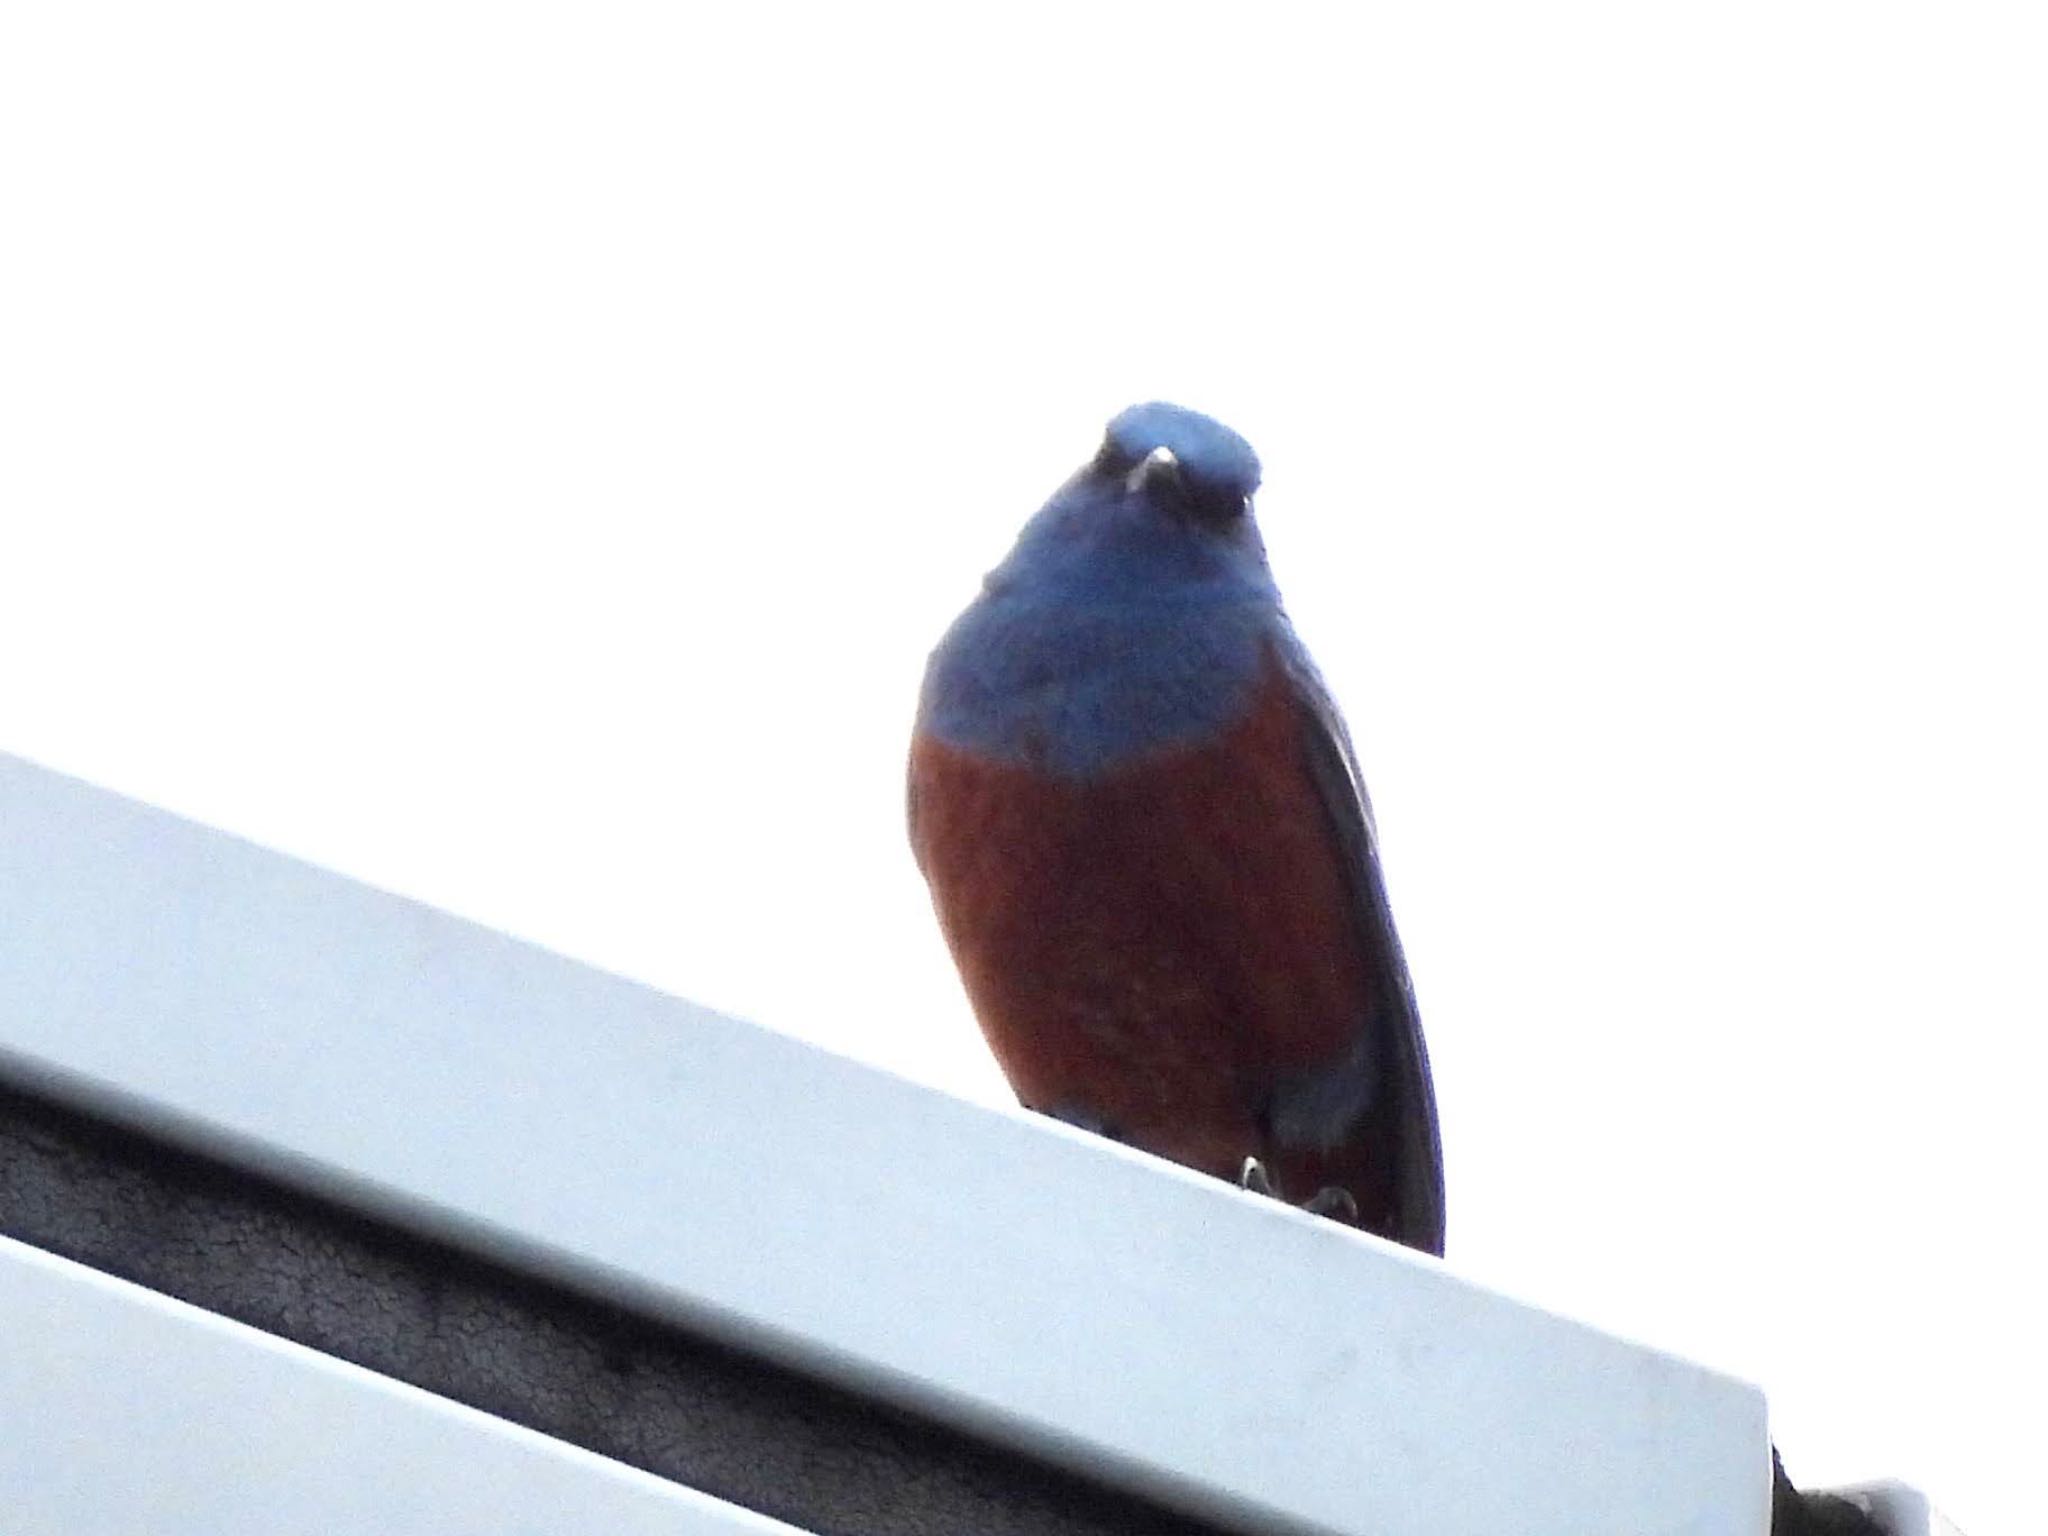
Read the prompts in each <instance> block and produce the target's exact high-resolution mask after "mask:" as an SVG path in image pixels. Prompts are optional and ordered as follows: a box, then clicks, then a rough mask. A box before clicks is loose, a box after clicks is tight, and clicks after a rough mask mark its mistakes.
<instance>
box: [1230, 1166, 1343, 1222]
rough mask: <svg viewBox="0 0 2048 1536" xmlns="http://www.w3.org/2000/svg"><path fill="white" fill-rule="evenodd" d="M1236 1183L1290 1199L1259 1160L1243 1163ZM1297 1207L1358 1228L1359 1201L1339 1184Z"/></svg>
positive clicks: (1275, 1197) (1326, 1187)
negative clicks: (1282, 1192) (1281, 1191)
mask: <svg viewBox="0 0 2048 1536" xmlns="http://www.w3.org/2000/svg"><path fill="white" fill-rule="evenodd" d="M1237 1183H1238V1187H1239V1188H1240V1189H1248V1190H1250V1191H1251V1192H1252V1193H1253V1194H1255V1195H1264V1196H1265V1197H1266V1198H1267V1199H1269V1200H1285V1199H1286V1198H1287V1197H1286V1196H1285V1195H1283V1194H1281V1193H1280V1186H1279V1185H1277V1184H1275V1183H1274V1182H1273V1175H1272V1174H1270V1173H1268V1172H1267V1171H1266V1165H1265V1164H1264V1163H1262V1162H1260V1161H1259V1160H1258V1159H1257V1158H1256V1157H1248V1158H1246V1159H1245V1160H1244V1167H1243V1168H1241V1169H1239V1170H1238V1175H1237ZM1298 1206H1299V1208H1300V1209H1301V1210H1304V1211H1307V1212H1308V1213H1309V1215H1311V1216H1327V1217H1329V1218H1330V1219H1331V1220H1332V1221H1341V1222H1344V1223H1346V1224H1347V1225H1349V1226H1354V1227H1355V1226H1357V1225H1358V1202H1357V1200H1355V1199H1353V1198H1352V1194H1351V1191H1350V1190H1348V1189H1345V1188H1344V1187H1343V1186H1341V1185H1338V1184H1325V1185H1324V1186H1323V1187H1322V1188H1321V1189H1319V1190H1317V1191H1316V1192H1315V1193H1314V1194H1312V1195H1310V1196H1309V1197H1308V1198H1307V1199H1306V1200H1303V1201H1300V1202H1298Z"/></svg>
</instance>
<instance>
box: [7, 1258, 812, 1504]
mask: <svg viewBox="0 0 2048 1536" xmlns="http://www.w3.org/2000/svg"><path fill="white" fill-rule="evenodd" d="M0 1328H4V1330H5V1334H6V1339H7V1346H6V1348H5V1349H0V1424H5V1425H6V1426H7V1431H6V1433H5V1434H0V1490H4V1492H0V1525H4V1527H5V1529H6V1530H7V1531H8V1532H9V1536H110V1533H114V1532H122V1531H137V1532H140V1531H147V1532H149V1533H150V1536H277V1533H278V1532H280V1531H317V1532H319V1533H320V1536H389V1533H391V1532H393V1531H432V1532H434V1533H435V1536H507V1533H511V1532H522V1531H524V1532H533V1533H536V1536H537V1533H539V1532H543V1531H547V1532H555V1531H602V1532H604V1533H605V1536H778V1533H780V1536H801V1533H799V1532H798V1531H797V1530H796V1528H795V1527H793V1526H788V1525H784V1524H782V1523H780V1522H779V1521H774V1520H769V1519H766V1518H764V1517H763V1516H761V1515H757V1514H754V1513H753V1512H751V1511H749V1510H744V1509H737V1508H735V1507H734V1506H732V1505H730V1504H725V1503H721V1502H720V1501H718V1500H716V1499H712V1498H708V1497H706V1496H705V1495H703V1494H701V1493H696V1492H693V1491H691V1490H690V1489H687V1488H679V1487H677V1486H676V1485H675V1484H673V1483H669V1482H664V1481H663V1480H662V1479H661V1478H658V1477H654V1476H651V1475H649V1474H648V1473H645V1472H639V1471H635V1470H634V1469H633V1468H631V1467H626V1466H621V1465H620V1464H619V1463H617V1462H615V1461H608V1460H606V1459H605V1458H604V1457H602V1456H593V1455H591V1454H590V1453H589V1452H588V1451H582V1450H578V1449H577V1448H576V1447H574V1446H571V1445H564V1444H563V1443H562V1442H561V1441H559V1440H550V1439H549V1438H548V1437H547V1436H545V1435H537V1434H535V1433H533V1431H531V1430H527V1429H521V1428H519V1427H518V1426H517V1425H514V1424H507V1423H506V1422H505V1421H504V1420H502V1419H495V1418H492V1417H491V1416H490V1415H489V1414H485V1413H478V1412H477V1411H476V1410H474V1409H471V1408H465V1407H463V1406H461V1405H460V1404H459V1403H451V1402H448V1401H447V1400H446V1399H444V1398H439V1397H435V1396H433V1395H431V1394H430V1393H426V1392H421V1391H418V1390H416V1389H415V1388H412V1387H408V1386H406V1385H404V1384H403V1383H401V1382H395V1381H391V1380H389V1379H387V1378H385V1377H382V1376H377V1375H374V1374H372V1373H371V1372H369V1371H365V1370H359V1369H358V1368H357V1367H355V1366H352V1365H347V1364H344V1363H343V1362H342V1361H339V1360H336V1359H333V1358H332V1357H330V1356H327V1355H322V1354H319V1353H317V1352H316V1351H313V1350H310V1349H302V1348H300V1347H299V1346H298V1345H296V1344H288V1343H286V1342H285V1341H284V1340H282V1339H277V1338H273V1337H271V1336H270V1335H269V1334H266V1333H259V1332H257V1331H256V1330H255V1329H253V1328H244V1327H242V1326H241V1325H240V1324H239V1323H231V1322H228V1321H227V1320H226V1319H224V1318H220V1317H216V1316H214V1315H213V1314H212V1313H210V1312H202V1311H201V1310H199V1309H198V1308H197V1307H188V1306H186V1305H184V1303H182V1302H177V1301H172V1300H170V1299H169V1298H167V1297H164V1296H159V1295H158V1294H156V1293H155V1292H154V1291H146V1290H143V1289H141V1288H140V1287H138V1286H133V1285H128V1284H126V1283H125V1282H123V1281H120V1280H115V1279H111V1278H109V1277H108V1276H106V1275H103V1274H100V1273H99V1272H98V1271H97V1270H92V1269H87V1268H85V1267H83V1266H82V1265H78V1264H73V1263H70V1262H68V1261H67V1260H64V1259H59V1258H54V1257H52V1256H51V1255H49V1254H47V1253H44V1252H42V1251H41V1250H40V1249H36V1248H30V1247H26V1246H24V1245H23V1244H20V1243H16V1242H11V1241H9V1240H8V1239H6V1238H0Z"/></svg>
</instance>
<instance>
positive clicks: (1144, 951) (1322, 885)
mask: <svg viewBox="0 0 2048 1536" xmlns="http://www.w3.org/2000/svg"><path fill="white" fill-rule="evenodd" d="M1306 727H1307V722H1306V721H1305V719H1304V716H1303V705H1302V703H1301V701H1300V699H1299V697H1298V696H1297V694H1296V693H1295V691H1294V689H1293V687H1292V686H1291V685H1290V683H1289V681H1288V679H1287V677H1286V675H1285V674H1284V672H1283V671H1282V669H1281V667H1280V666H1279V665H1278V663H1277V662H1274V663H1272V664H1270V665H1269V666H1268V669H1267V676H1266V678H1265V679H1264V681H1263V683H1262V685H1261V687H1260V688H1259V690H1258V691H1257V693H1256V694H1255V695H1254V698H1253V702H1252V704H1251V706H1250V708H1249V710H1248V711H1247V713H1246V714H1245V715H1244V716H1243V717H1242V718H1241V719H1239V720H1238V721H1237V723H1236V724H1234V725H1233V726H1231V727H1229V728H1228V729H1226V730H1225V731H1223V732H1222V733H1221V734H1219V736H1218V737H1217V738H1216V739H1215V740H1214V741H1212V742H1209V743H1207V744H1203V745H1200V746H1195V747H1190V748H1181V749H1177V750H1173V751H1171V752H1170V753H1167V754H1162V755H1160V756H1158V757H1155V758H1151V759H1147V760H1145V761H1142V762H1140V763H1138V764H1135V765H1133V766H1130V767H1128V768H1125V769H1122V770H1120V771H1117V772H1114V773H1109V774H1104V775H1102V776H1100V777H1097V778H1094V779H1089V780H1080V781H1077V780H1072V779H1061V778H1058V777H1055V776H1053V775H1050V774H1047V773H1043V772H1039V771H1034V770H1033V769H1032V768H1030V767H1028V766H1019V765H1015V764H1004V763H993V762H988V761H985V760H982V759H980V758H977V757H975V756H972V755H970V754H968V753H965V752H962V751H959V750H957V749H954V748H951V747H948V746H946V745H944V744H942V743H940V742H937V741H935V740H933V739H931V738H929V737H926V736H922V735H920V736H919V737H918V739H917V740H916V741H915V742H914V743H913V746H912V750H911V762H910V780H911V783H910V788H911V799H912V805H913V826H912V839H913V844H914V847H915V849H916V852H917V856H918V860H919V863H920V864H921V865H922V867H923V869H924V872H925V876H926V879H927V880H928V881H929V882H930V885H931V890H932V899H933V903H934V905H935V906H936V908H937V910H938V915H939V920H940V924H941V926H942V927H943V929H944V931H945V935H946V939H947V942H948V944H949V945H950V946H951V947H952V951H953V955H954V958H955V959H956V960H957V962H958V963H959V966H960V971H961V975H962V977H963V979H964V981H965V983H966V987H967V992H968V996H969V999H970V1001H971V1002H972V1003H973V1006H974V1009H975V1012H976V1014H977V1016H978V1017H979V1019H980V1021H981V1025H982V1029H983V1031H984V1032H985V1033H986V1035H987V1037H988V1040H989V1043H990V1045H991V1047H992V1048H993V1049H994V1051H995V1054H996V1056H997V1059H998V1060H999V1061H1000V1063H1001V1065H1002V1067H1003V1070H1004V1072H1005V1073H1006V1074H1007V1076H1008V1077H1009V1079H1010V1082H1011V1085H1012V1086H1013V1087H1014V1088H1015V1089H1016V1091H1017V1095H1018V1097H1019V1098H1020V1099H1022V1100H1023V1102H1024V1103H1025V1104H1027V1105H1029V1106H1031V1107H1032V1108H1036V1109H1041V1110H1045V1111H1048V1112H1052V1113H1060V1114H1069V1115H1074V1116H1077V1117H1079V1118H1082V1119H1086V1120H1092V1121H1095V1122H1097V1123H1099V1124H1100V1125H1102V1127H1103V1128H1104V1129H1106V1130H1108V1131H1109V1132H1111V1133H1112V1134H1115V1135H1117V1136H1119V1137H1121V1138H1122V1139H1125V1140H1128V1141H1130V1142H1132V1143H1134V1144H1135V1145H1138V1146H1142V1147H1145V1148H1147V1149H1149V1150H1151V1151H1154V1152H1158V1153H1160V1154H1161V1155H1164V1156H1167V1157H1171V1158H1174V1159H1175V1160H1177V1161H1180V1162H1183V1163H1187V1164H1189V1165H1190V1166H1193V1167H1197V1168H1202V1169H1205V1170H1207V1171H1209V1172H1212V1173H1217V1174H1222V1175H1226V1176H1228V1175H1230V1174H1233V1173H1234V1172H1235V1171H1236V1168H1237V1166H1238V1164H1239V1162H1240V1161H1241V1159H1242V1158H1243V1157H1244V1156H1246V1155H1247V1153H1251V1152H1265V1151H1266V1150H1267V1149H1266V1148H1264V1147H1263V1145H1262V1138H1261V1136H1260V1131H1259V1125H1258V1117H1259V1113H1260V1109H1261V1106H1262V1105H1263V1104H1264V1103H1265V1102H1266V1099H1267V1096H1268V1094H1269V1093H1270V1092H1271V1090H1272V1087H1273V1085H1274V1084H1275V1083H1276V1082H1277V1081H1279V1080H1281V1079H1283V1078H1285V1077H1286V1076H1288V1075H1290V1074H1293V1073H1298V1072H1300V1071H1302V1070H1304V1069H1312V1068H1315V1067H1317V1066H1320V1065H1322V1064H1324V1063H1327V1062H1330V1061H1332V1060H1334V1059H1337V1058H1339V1057H1341V1056H1342V1055H1343V1054H1344V1052H1345V1051H1346V1050H1347V1049H1348V1048H1349V1047H1350V1046H1351V1045H1352V1043H1353V1042H1354V1041H1355V1040H1356V1039H1357V1038H1358V1037H1359V1032H1360V1030H1361V1029H1362V1028H1363V1027H1364V1024H1365V1019H1366V1015H1367V1012H1368V1009H1369V1006H1370V1004H1369V999H1370V997H1371V996H1372V995H1373V993H1372V988H1371V983H1372V981H1373V978H1372V977H1371V976H1370V975H1369V974H1368V966H1369V965H1371V964H1373V963H1375V961H1374V959H1372V958H1369V957H1368V956H1367V955H1366V954H1365V953H1364V952H1363V950H1362V946H1361V943H1360V940H1359V935H1358V933H1357V929H1356V920H1355V917H1354V905H1353V901H1352V897H1351V891H1350V886H1349V884H1348V882H1347V877H1346V873H1345V871H1344V870H1343V869H1342V867H1341V866H1340V863H1339V860H1340V858H1341V854H1340V852H1339V849H1338V844H1337V841H1336V840H1335V839H1334V838H1333V837H1332V835H1331V828H1330V821H1329V817H1328V813H1327V811H1326V809H1325V807H1324V806H1323V804H1322V802H1321V800H1320V798H1319V795H1318V792H1317V789H1316V786H1315V783H1314V781H1313V778H1312V775H1311V772H1310V768H1309V765H1308V762H1307V759H1306V756H1305V745H1304V743H1305V740H1306Z"/></svg>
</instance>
